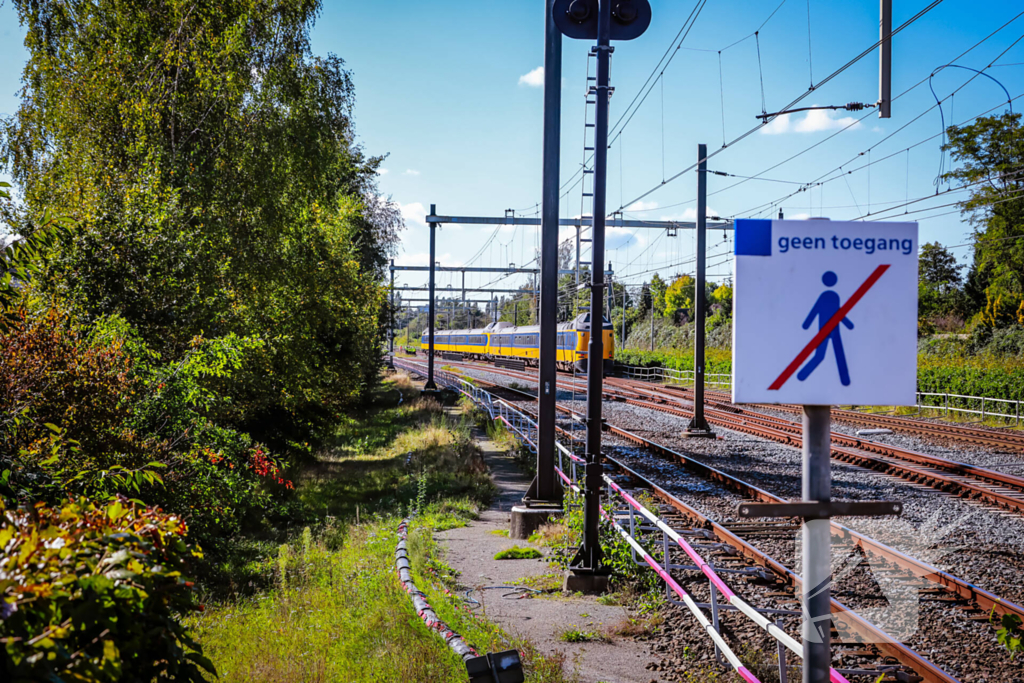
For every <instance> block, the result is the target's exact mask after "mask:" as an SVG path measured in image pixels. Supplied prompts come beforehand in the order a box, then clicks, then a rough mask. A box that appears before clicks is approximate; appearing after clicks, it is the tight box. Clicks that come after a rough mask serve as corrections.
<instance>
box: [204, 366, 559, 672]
mask: <svg viewBox="0 0 1024 683" xmlns="http://www.w3.org/2000/svg"><path fill="white" fill-rule="evenodd" d="M403 385H404V386H403ZM395 389H398V390H399V391H400V392H401V393H402V395H403V400H402V402H401V403H398V402H397V398H396V396H395ZM414 389H415V388H414V387H412V386H411V384H408V385H407V384H406V383H405V382H403V381H402V380H399V382H398V383H397V386H396V385H394V384H393V385H391V386H390V387H386V388H385V389H384V390H383V391H382V392H381V397H382V401H384V402H383V403H382V404H380V405H378V407H377V409H376V410H374V411H371V412H370V413H369V414H367V415H364V416H361V417H359V418H350V419H349V420H347V421H346V422H345V423H344V424H343V425H342V427H341V428H340V429H339V434H338V443H337V445H336V447H335V449H333V450H332V451H331V452H328V453H324V454H322V455H321V457H320V461H319V462H318V463H317V464H316V465H315V466H313V467H311V468H310V471H309V472H307V473H306V475H305V476H303V477H302V478H300V483H299V493H300V495H301V497H302V500H303V501H304V502H305V503H306V505H307V506H308V507H309V508H310V509H314V510H321V511H322V515H321V516H320V519H321V520H322V521H321V522H320V524H319V525H318V526H316V527H315V528H313V529H310V528H305V529H303V530H301V532H293V533H292V534H291V535H292V540H291V542H289V543H285V544H281V545H279V546H277V547H276V548H275V550H274V552H273V553H270V552H268V553H265V554H264V556H263V558H262V560H260V561H256V562H253V563H250V567H249V569H250V571H255V572H257V573H259V574H262V576H263V578H264V579H265V581H264V585H266V586H268V588H267V589H265V590H263V591H261V592H257V593H256V594H254V595H249V596H247V597H241V598H239V597H235V598H233V599H227V600H222V601H220V602H213V603H212V604H209V605H208V608H207V609H206V611H205V612H203V613H202V614H199V615H196V616H194V617H192V618H191V619H190V626H191V627H192V628H193V629H194V633H195V634H196V637H197V639H198V640H199V642H201V643H202V644H203V646H204V650H205V652H206V654H207V656H209V657H210V659H211V660H212V661H213V662H214V664H215V665H216V667H217V671H218V673H219V674H220V680H223V681H228V682H233V681H238V682H242V681H245V682H268V683H269V682H275V683H276V682H278V681H280V682H282V683H283V682H285V681H287V682H288V683H292V682H293V681H303V682H312V683H318V682H321V681H323V682H327V681H331V682H336V683H349V682H351V683H362V682H365V683H371V682H372V683H390V682H392V681H394V682H395V683H399V682H402V683H405V682H407V681H432V682H433V681H439V682H442V683H443V682H447V681H452V682H453V683H454V682H455V681H460V682H461V681H465V680H466V669H465V665H464V664H463V662H462V660H461V658H460V657H458V656H457V655H455V654H454V653H452V652H451V650H449V649H448V647H447V645H446V644H445V643H444V641H443V639H441V638H440V637H439V636H438V635H437V634H436V633H434V632H431V631H429V630H428V629H427V628H426V626H425V625H424V624H423V622H422V621H421V620H420V619H419V617H418V616H417V615H416V613H415V610H414V609H413V607H412V603H411V601H410V600H409V596H408V595H407V594H406V593H405V592H404V590H403V589H402V587H401V584H400V583H399V581H398V578H397V575H396V572H395V565H394V561H395V557H394V552H395V545H396V543H397V534H396V529H397V527H398V523H399V521H400V520H401V519H402V517H403V515H404V514H407V513H408V512H409V510H411V509H412V508H418V509H419V510H420V513H419V514H418V515H417V516H416V517H415V518H414V520H413V524H412V526H411V529H412V530H411V533H410V538H409V551H410V556H411V559H412V564H413V573H414V576H415V580H416V585H417V587H418V588H419V589H420V590H422V591H423V592H424V593H425V594H426V597H427V600H428V601H429V602H430V603H431V605H432V606H433V607H434V609H435V610H436V611H437V613H438V615H439V616H441V618H442V619H444V620H445V621H446V622H447V623H448V624H449V626H450V627H452V628H454V629H455V630H457V631H458V632H460V633H461V634H462V635H463V636H464V637H465V638H466V640H467V642H469V643H470V644H471V645H473V646H474V647H476V648H477V649H478V650H479V651H480V652H488V651H493V650H503V649H509V648H511V647H515V648H517V649H519V650H520V651H521V652H522V653H523V655H524V661H525V663H526V665H527V670H528V680H529V681H531V682H534V683H564V682H565V681H566V680H567V679H566V678H565V675H564V674H563V668H564V666H563V665H564V661H563V659H562V658H561V657H560V656H556V657H543V656H540V655H538V654H537V653H536V652H535V650H534V649H533V647H532V646H531V645H530V644H529V643H528V642H524V641H515V640H513V639H510V638H509V637H508V636H506V635H505V634H504V633H502V632H501V630H500V629H498V628H497V627H496V626H494V625H493V624H491V623H489V622H487V621H486V620H485V619H483V618H482V617H480V616H478V615H476V614H474V613H472V612H469V611H468V610H467V609H466V608H465V606H464V605H463V604H462V602H461V600H460V599H459V598H458V597H457V596H456V595H455V594H453V593H452V592H451V590H450V589H452V588H454V572H452V570H451V569H449V568H448V567H447V566H446V565H445V564H444V563H443V562H442V561H441V559H440V557H439V554H438V547H437V545H436V543H435V542H434V540H433V537H432V532H433V531H435V530H439V529H446V528H452V527H455V526H460V525H462V524H465V523H466V522H467V520H469V519H471V518H473V517H474V516H475V515H476V513H477V510H478V509H479V508H480V506H481V505H482V504H484V503H485V502H486V501H487V500H488V499H489V497H490V496H491V495H493V492H494V488H493V484H492V483H491V481H490V478H489V476H488V475H487V473H486V471H485V468H484V466H483V463H482V460H481V458H480V454H479V452H478V451H477V449H476V447H475V446H474V445H473V444H472V442H471V441H470V438H469V422H468V421H466V420H455V419H453V418H451V417H449V416H446V415H445V414H444V413H443V411H442V410H441V407H440V406H439V405H438V404H437V403H436V402H434V401H430V400H423V399H419V398H418V397H414ZM386 397H390V398H386ZM357 515H358V517H359V521H358V522H357V520H356V518H357ZM266 579H269V580H266ZM446 589H447V590H446Z"/></svg>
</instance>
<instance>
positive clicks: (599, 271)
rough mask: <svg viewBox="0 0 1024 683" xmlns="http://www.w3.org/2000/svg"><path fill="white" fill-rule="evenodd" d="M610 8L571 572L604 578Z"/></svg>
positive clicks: (601, 42)
mask: <svg viewBox="0 0 1024 683" xmlns="http://www.w3.org/2000/svg"><path fill="white" fill-rule="evenodd" d="M611 5H612V3H611V2H610V0H599V2H598V10H597V11H598V14H597V45H595V46H594V47H593V48H591V50H592V51H593V52H596V53H597V84H596V86H595V88H594V99H595V100H596V112H595V116H594V231H593V233H592V235H591V237H592V238H593V242H592V243H591V248H592V252H591V257H590V264H591V267H590V346H589V347H588V350H587V464H586V467H585V470H584V471H585V472H586V474H585V476H584V491H583V543H582V545H581V546H580V549H579V551H577V553H576V557H574V558H573V561H572V564H571V565H570V569H571V570H572V571H573V573H575V574H591V575H595V574H603V573H605V572H606V571H607V570H606V569H605V568H604V567H603V564H602V561H601V560H602V558H603V553H602V551H601V539H600V521H601V427H602V423H603V419H602V417H601V408H602V406H601V398H602V394H603V391H604V362H603V358H604V339H603V333H604V325H603V321H604V267H603V266H604V223H605V212H606V210H607V207H606V200H607V197H606V192H605V189H606V185H607V182H606V181H607V177H608V68H609V63H610V61H611V52H612V47H611V45H610V36H611Z"/></svg>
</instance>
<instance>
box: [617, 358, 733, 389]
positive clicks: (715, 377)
mask: <svg viewBox="0 0 1024 683" xmlns="http://www.w3.org/2000/svg"><path fill="white" fill-rule="evenodd" d="M615 369H616V370H618V371H619V372H620V373H622V376H623V377H627V378H629V379H638V380H641V381H643V382H664V383H666V384H673V383H674V384H693V383H694V381H695V380H694V377H695V376H696V373H695V372H694V371H693V370H674V369H672V368H645V367H640V366H638V365H622V364H621V363H616V364H615ZM704 383H705V384H709V385H711V386H713V387H722V388H725V389H728V388H730V387H732V375H730V374H727V373H719V372H710V373H705V374H704Z"/></svg>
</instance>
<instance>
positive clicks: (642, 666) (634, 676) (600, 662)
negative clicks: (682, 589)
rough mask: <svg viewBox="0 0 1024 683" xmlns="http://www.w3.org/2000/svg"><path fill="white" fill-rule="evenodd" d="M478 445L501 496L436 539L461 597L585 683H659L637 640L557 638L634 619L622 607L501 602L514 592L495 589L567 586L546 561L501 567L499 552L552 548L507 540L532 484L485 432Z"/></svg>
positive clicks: (562, 599) (551, 600) (542, 599)
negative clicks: (560, 659) (560, 656)
mask: <svg viewBox="0 0 1024 683" xmlns="http://www.w3.org/2000/svg"><path fill="white" fill-rule="evenodd" d="M474 438H475V440H476V441H477V443H478V445H479V446H480V448H481V450H482V451H483V454H484V460H485V462H486V463H487V466H488V468H489V470H490V472H491V477H492V478H493V480H494V483H495V484H496V485H497V487H498V489H499V493H498V496H497V498H496V500H495V501H494V503H493V504H492V505H491V507H490V508H489V509H488V510H486V511H485V512H484V513H483V514H482V515H481V516H480V519H479V520H477V521H474V522H471V523H470V524H469V525H468V526H466V527H462V528H459V529H451V530H449V531H444V532H440V533H437V534H436V535H435V537H436V538H437V540H438V541H439V543H440V544H441V545H442V547H444V548H445V549H446V553H447V562H448V564H449V565H450V566H451V567H452V568H454V569H455V570H457V571H458V572H459V573H460V578H461V582H462V584H463V586H464V588H463V590H470V593H469V597H471V598H473V599H475V600H478V601H479V602H480V603H481V604H480V606H479V607H477V608H476V609H477V610H479V611H480V612H481V613H483V614H486V616H487V618H488V619H490V620H491V621H493V622H495V623H497V624H498V625H500V626H501V627H502V628H503V629H504V630H505V631H506V632H507V633H509V634H510V635H513V636H522V637H525V638H526V639H528V640H529V641H530V642H532V643H533V645H534V646H535V647H536V648H537V649H538V650H539V651H540V652H543V653H545V654H554V653H556V652H559V651H560V652H562V653H564V654H565V669H566V673H571V672H573V671H575V673H576V675H577V676H578V679H577V680H579V681H581V683H602V682H603V683H655V682H660V679H658V678H653V677H652V676H654V675H655V672H652V671H649V670H647V665H648V664H649V663H653V662H657V661H659V660H660V658H655V657H652V656H651V654H650V653H649V652H648V651H647V646H646V644H645V643H642V642H638V641H636V640H633V639H631V638H624V637H619V636H610V640H608V641H607V642H605V641H601V640H590V641H588V642H578V643H570V642H565V641H564V640H562V639H561V638H560V637H559V636H560V635H562V634H564V633H565V632H566V631H578V632H583V633H594V634H599V635H605V634H606V631H607V630H608V629H609V628H613V627H614V626H615V625H617V624H620V623H622V622H623V621H625V620H626V619H627V618H628V616H629V615H628V614H627V612H626V610H625V609H624V608H622V607H619V606H608V605H602V604H600V603H598V602H597V598H594V597H581V596H566V595H563V594H562V593H561V592H557V591H556V592H554V593H547V594H544V595H542V596H536V597H529V598H515V597H513V596H510V597H512V599H509V598H508V597H503V595H505V594H507V593H509V592H510V590H508V589H501V588H494V587H496V586H506V585H512V584H519V583H522V582H523V581H522V580H523V579H525V578H527V577H534V578H533V579H532V580H530V581H529V582H528V585H532V586H533V587H539V586H541V585H548V586H556V585H557V586H558V587H559V588H560V587H561V583H562V581H561V577H562V575H561V573H560V572H559V570H558V568H557V567H553V566H550V565H549V564H548V562H547V560H546V559H533V560H525V559H524V560H495V559H494V556H495V554H496V553H498V552H500V551H501V550H504V549H506V548H511V547H512V546H514V545H519V546H520V547H534V548H536V549H537V550H538V551H540V552H541V553H543V554H544V555H547V554H548V553H549V552H550V548H545V547H543V546H537V545H532V544H530V543H528V542H526V541H513V540H511V539H509V538H508V537H507V535H501V534H500V533H494V532H502V531H504V532H507V531H508V529H509V512H510V510H511V508H512V506H513V505H516V504H518V503H519V502H520V501H521V500H522V498H523V495H524V494H525V493H526V489H527V487H528V486H529V484H530V477H528V476H526V475H525V474H523V472H521V471H520V470H519V468H518V467H517V465H516V464H515V463H514V462H513V461H512V459H511V458H509V457H507V456H505V455H504V454H503V453H502V452H500V451H499V450H498V449H497V448H495V446H494V444H493V442H491V440H490V439H488V438H487V436H486V435H485V434H483V433H476V434H475V435H474Z"/></svg>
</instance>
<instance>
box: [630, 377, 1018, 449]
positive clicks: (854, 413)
mask: <svg viewBox="0 0 1024 683" xmlns="http://www.w3.org/2000/svg"><path fill="white" fill-rule="evenodd" d="M645 384H646V382H645ZM657 386H661V387H664V388H666V389H672V390H674V391H677V392H679V393H681V394H683V395H688V396H690V397H691V398H692V396H693V390H691V389H687V388H686V387H678V386H673V385H670V384H659V385H657ZM704 395H705V398H706V400H708V401H709V402H713V403H718V404H722V405H732V397H731V396H730V395H729V394H727V393H725V392H722V391H715V390H705V392H704ZM751 406H752V407H754V408H762V409H765V410H774V411H778V412H783V413H791V414H794V415H799V414H800V412H801V408H800V406H794V405H788V404H778V405H775V404H758V403H754V404H751ZM832 419H834V420H837V421H839V422H845V423H848V424H854V425H863V426H866V427H874V428H880V429H891V430H893V431H894V432H901V433H904V434H912V435H916V436H925V437H929V438H933V439H938V440H943V441H956V442H959V443H964V444H970V445H972V446H984V447H986V448H993V449H1000V450H1007V451H1014V452H1018V453H1024V434H1021V433H1018V432H1012V431H1009V430H1005V429H983V428H979V427H969V426H966V425H961V424H940V423H936V422H932V421H930V420H921V419H916V418H912V417H896V416H893V415H873V414H871V413H862V412H860V411H859V410H842V409H833V410H832Z"/></svg>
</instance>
